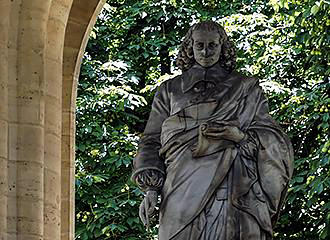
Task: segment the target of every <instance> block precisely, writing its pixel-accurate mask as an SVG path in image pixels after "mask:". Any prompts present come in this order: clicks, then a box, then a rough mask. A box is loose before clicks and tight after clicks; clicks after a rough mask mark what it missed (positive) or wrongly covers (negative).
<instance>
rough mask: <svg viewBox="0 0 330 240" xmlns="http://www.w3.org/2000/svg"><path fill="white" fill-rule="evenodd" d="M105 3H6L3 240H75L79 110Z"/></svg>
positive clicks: (1, 42) (2, 11) (0, 121)
mask: <svg viewBox="0 0 330 240" xmlns="http://www.w3.org/2000/svg"><path fill="white" fill-rule="evenodd" d="M103 3H104V0H88V1H86V0H3V1H0V15H1V18H0V240H16V239H24V240H41V239H49V240H59V239H62V240H68V239H73V238H74V124H75V122H74V120H75V118H74V109H75V98H76V86H77V80H78V74H79V69H80V62H81V57H82V54H83V51H84V48H85V46H86V43H87V39H88V33H89V31H90V29H91V27H92V26H93V24H94V23H95V21H96V17H97V15H98V13H99V11H100V10H101V7H102V5H103Z"/></svg>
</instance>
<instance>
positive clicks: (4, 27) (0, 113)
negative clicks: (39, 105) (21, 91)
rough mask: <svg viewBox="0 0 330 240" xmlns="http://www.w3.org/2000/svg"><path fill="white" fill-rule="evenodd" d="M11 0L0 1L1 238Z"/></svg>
mask: <svg viewBox="0 0 330 240" xmlns="http://www.w3.org/2000/svg"><path fill="white" fill-rule="evenodd" d="M9 12H10V1H9V0H4V1H1V2H0V16H1V18H0V240H6V239H7V234H6V230H7V195H8V190H7V189H8V188H7V185H8V182H7V177H8V174H7V161H8V150H7V146H8V30H9Z"/></svg>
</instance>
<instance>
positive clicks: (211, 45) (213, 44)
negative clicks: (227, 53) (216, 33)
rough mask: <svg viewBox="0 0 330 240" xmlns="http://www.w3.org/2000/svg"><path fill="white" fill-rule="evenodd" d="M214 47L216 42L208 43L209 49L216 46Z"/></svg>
mask: <svg viewBox="0 0 330 240" xmlns="http://www.w3.org/2000/svg"><path fill="white" fill-rule="evenodd" d="M216 47H217V44H216V43H214V42H211V43H210V44H209V48H210V49H214V48H216Z"/></svg>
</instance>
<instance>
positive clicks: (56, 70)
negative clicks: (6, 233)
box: [44, 0, 72, 240]
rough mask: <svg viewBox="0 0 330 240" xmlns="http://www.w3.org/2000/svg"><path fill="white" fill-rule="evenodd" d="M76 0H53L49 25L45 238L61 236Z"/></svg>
mask: <svg viewBox="0 0 330 240" xmlns="http://www.w3.org/2000/svg"><path fill="white" fill-rule="evenodd" d="M71 4H72V0H53V1H52V5H51V8H50V15H49V19H48V26H47V50H46V53H47V54H46V59H45V65H46V69H45V70H46V72H45V73H46V79H47V81H46V96H45V104H46V107H45V133H44V134H45V135H44V136H45V139H44V140H45V146H44V147H45V162H44V164H45V165H44V189H45V192H44V194H45V195H44V240H59V239H61V144H62V136H61V135H62V134H61V133H62V63H63V46H64V37H65V27H66V23H67V19H68V15H69V12H70V9H71Z"/></svg>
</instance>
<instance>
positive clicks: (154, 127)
mask: <svg viewBox="0 0 330 240" xmlns="http://www.w3.org/2000/svg"><path fill="white" fill-rule="evenodd" d="M166 86H167V84H166V82H165V83H163V84H162V85H161V86H160V87H159V89H158V91H157V92H156V94H155V97H154V100H153V103H152V108H151V112H150V116H149V120H148V122H147V125H146V128H145V130H144V133H143V136H142V137H141V140H140V143H139V146H138V152H137V155H136V157H135V158H134V160H133V167H134V169H133V175H132V180H133V181H135V182H137V176H138V175H139V174H140V173H141V174H142V173H143V175H141V176H140V177H139V178H138V181H139V182H137V183H138V185H140V187H142V188H145V187H151V186H148V183H147V180H148V179H149V183H151V182H154V183H155V184H156V185H157V183H158V182H163V180H155V176H156V175H153V173H152V172H150V171H149V173H147V172H146V171H147V170H154V171H158V172H160V173H161V175H159V176H162V177H163V178H164V176H166V173H165V172H166V171H165V164H164V159H162V158H161V157H160V155H159V149H160V148H161V143H160V135H161V130H162V124H163V122H164V120H165V119H166V118H167V117H168V116H169V109H170V101H169V97H168V91H167V87H166ZM148 176H149V177H148ZM150 179H151V180H150ZM143 181H146V182H145V183H143Z"/></svg>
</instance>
